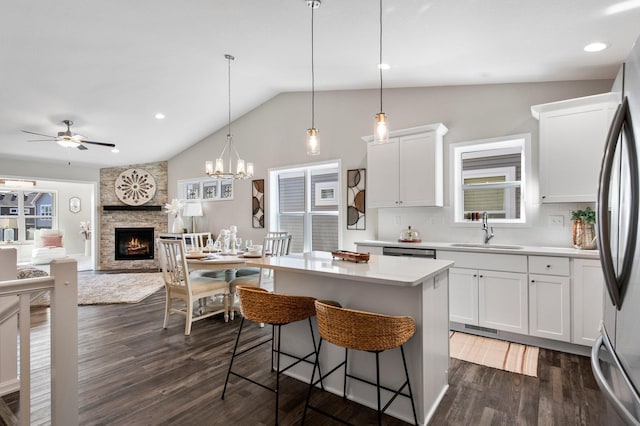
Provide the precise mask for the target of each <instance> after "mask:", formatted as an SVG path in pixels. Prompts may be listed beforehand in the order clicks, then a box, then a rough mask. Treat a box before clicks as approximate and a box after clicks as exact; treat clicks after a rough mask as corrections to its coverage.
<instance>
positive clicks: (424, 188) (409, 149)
mask: <svg viewBox="0 0 640 426" xmlns="http://www.w3.org/2000/svg"><path fill="white" fill-rule="evenodd" d="M399 172H400V205H401V206H442V138H436V135H435V132H426V133H421V134H417V135H410V136H403V137H401V138H400V170H399Z"/></svg>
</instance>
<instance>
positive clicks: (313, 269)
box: [246, 251, 453, 287]
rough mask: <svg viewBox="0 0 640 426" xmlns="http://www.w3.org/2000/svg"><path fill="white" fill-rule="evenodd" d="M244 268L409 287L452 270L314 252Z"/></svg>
mask: <svg viewBox="0 0 640 426" xmlns="http://www.w3.org/2000/svg"><path fill="white" fill-rule="evenodd" d="M246 265H247V266H253V267H263V268H269V269H274V270H276V271H278V270H283V271H292V272H301V273H308V274H313V275H321V276H330V277H332V278H342V279H345V280H351V281H366V282H370V283H373V284H383V285H395V286H400V287H412V286H416V285H419V284H421V283H422V282H424V281H425V280H427V279H429V278H431V277H433V276H434V275H437V274H439V273H440V272H442V271H445V270H447V269H448V268H450V267H451V266H453V262H451V261H448V260H435V259H421V258H412V257H395V256H377V255H371V258H370V259H369V262H366V263H364V262H363V263H355V262H350V261H347V260H341V259H334V258H333V256H332V255H331V253H328V252H320V251H314V252H310V253H300V254H292V255H289V256H281V257H275V258H269V257H267V258H264V259H247V261H246Z"/></svg>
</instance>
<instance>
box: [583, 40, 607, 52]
mask: <svg viewBox="0 0 640 426" xmlns="http://www.w3.org/2000/svg"><path fill="white" fill-rule="evenodd" d="M607 47H609V45H607V43H602V42H600V41H597V42H595V43H590V44H587V45H586V46H585V47H584V51H585V52H600V51H602V50H604V49H606V48H607Z"/></svg>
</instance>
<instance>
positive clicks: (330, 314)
mask: <svg viewBox="0 0 640 426" xmlns="http://www.w3.org/2000/svg"><path fill="white" fill-rule="evenodd" d="M315 305H316V317H317V320H318V330H319V331H320V342H319V344H318V354H320V350H321V348H322V343H323V341H325V340H326V341H328V342H330V343H332V344H334V345H336V346H340V347H342V348H345V352H344V361H342V362H341V363H340V364H338V365H337V366H336V367H333V368H332V369H331V370H330V371H329V372H328V373H327V374H326V375H325V376H322V373H320V371H319V379H318V380H316V381H314V376H315V369H316V367H319V362H318V357H316V363H315V365H314V369H313V373H312V375H311V380H310V383H309V390H308V393H307V402H306V404H305V407H304V413H303V415H302V424H304V420H305V417H306V415H307V408H310V409H312V410H314V411H317V412H319V413H321V414H324V415H325V416H328V417H331V418H332V419H334V420H336V421H339V422H341V423H344V424H349V423H347V422H345V421H344V420H342V419H339V418H337V417H335V416H334V415H333V414H331V413H328V412H326V411H323V410H322V409H320V408H319V407H314V406H312V405H311V404H310V400H311V391H312V390H313V388H314V387H315V385H317V384H318V382H320V381H321V380H323V379H324V378H326V377H327V376H329V375H331V374H333V373H334V372H336V371H338V370H339V369H340V367H342V366H344V387H343V391H342V392H343V393H342V396H343V398H344V397H346V392H347V378H350V379H355V380H358V381H360V382H364V383H368V384H370V385H373V386H376V390H377V399H378V401H377V402H378V425H381V424H382V414H383V413H384V412H385V411H386V410H387V408H389V406H390V405H391V404H392V403H393V401H394V400H395V399H396V398H397V397H398V396H399V395H401V396H404V397H407V398H409V399H410V401H411V408H412V410H413V420H414V422H415V424H416V425H417V424H418V417H417V415H416V407H415V404H414V402H413V393H412V392H411V384H410V383H409V371H408V370H407V362H406V358H405V355H404V347H403V345H404V344H405V343H406V342H407V341H408V340H409V339H410V338H411V337H412V336H413V334H414V333H415V330H416V326H415V322H414V321H413V318H411V317H398V316H389V315H382V314H375V313H371V312H363V311H356V310H352V309H345V308H341V307H337V306H333V305H331V304H327V303H323V302H321V301H316V302H315ZM397 347H400V351H401V354H402V364H403V366H404V373H405V377H406V381H405V382H404V383H403V384H402V386H400V388H399V389H397V390H396V389H390V388H388V387H386V386H383V385H381V384H380V359H379V355H380V352H383V351H386V350H389V349H394V348H397ZM349 349H355V350H359V351H367V352H373V353H375V355H376V382H375V383H373V382H372V381H370V380H367V379H365V378H361V377H356V376H354V375H351V374H349V369H348V365H347V356H348V353H349ZM405 387H406V388H407V391H408V393H405V392H403V390H404V388H405ZM381 388H382V389H385V390H387V391H389V392H393V396H392V397H391V398H390V399H389V401H388V402H387V403H386V405H385V406H384V407H382V408H381V401H380V399H381V398H380V389H381Z"/></svg>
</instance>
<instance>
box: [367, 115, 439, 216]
mask: <svg viewBox="0 0 640 426" xmlns="http://www.w3.org/2000/svg"><path fill="white" fill-rule="evenodd" d="M447 131H448V129H447V128H446V127H445V126H444V125H443V124H442V123H436V124H431V125H426V126H421V127H414V128H411V129H405V130H399V131H396V132H391V133H390V135H389V136H390V137H389V143H387V144H374V143H372V141H373V137H372V136H366V137H363V138H362V139H363V140H364V141H366V142H367V143H368V144H367V169H368V170H367V180H368V185H367V204H368V206H369V207H372V208H377V207H411V206H442V193H443V172H442V170H443V164H442V162H443V155H442V143H443V141H442V137H443V135H445V134H446V133H447Z"/></svg>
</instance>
